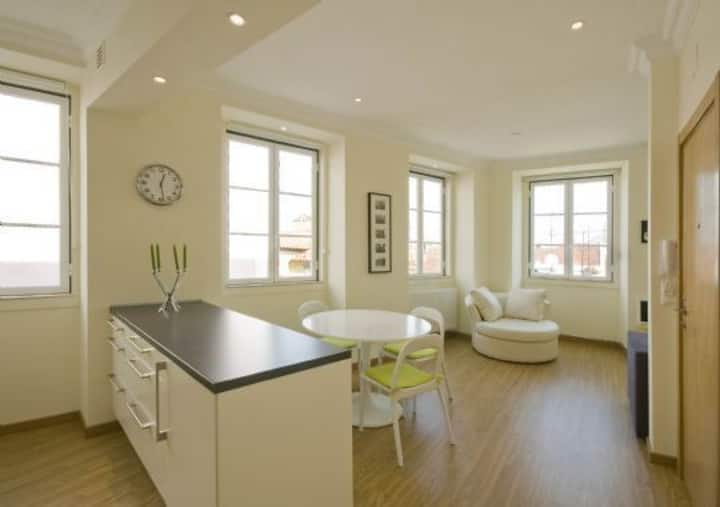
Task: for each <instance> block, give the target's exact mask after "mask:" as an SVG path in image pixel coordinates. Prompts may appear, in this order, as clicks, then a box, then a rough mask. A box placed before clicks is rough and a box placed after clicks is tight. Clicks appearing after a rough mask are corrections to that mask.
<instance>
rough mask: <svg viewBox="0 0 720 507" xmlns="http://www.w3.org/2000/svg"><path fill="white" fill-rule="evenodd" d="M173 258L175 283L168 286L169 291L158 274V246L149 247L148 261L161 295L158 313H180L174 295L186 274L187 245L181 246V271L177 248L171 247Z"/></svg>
mask: <svg viewBox="0 0 720 507" xmlns="http://www.w3.org/2000/svg"><path fill="white" fill-rule="evenodd" d="M173 256H174V258H175V281H174V282H173V283H172V285H171V286H170V289H169V290H168V288H167V287H166V286H165V283H164V282H163V281H162V279H161V278H160V272H161V271H162V267H161V262H160V245H159V244H157V243H156V244H154V245H152V244H151V245H150V260H151V263H152V275H153V278H154V279H155V282H156V283H157V285H158V287H159V288H160V290H161V291H162V293H163V297H164V300H163V303H162V304H161V305H160V308H158V312H161V313H167V311H168V310H172V311H174V312H179V311H180V305H179V304H178V302H177V299H176V297H175V295H176V294H177V290H178V289H179V288H180V283H181V282H182V279H183V277H184V276H185V273H187V245H183V256H182V269H180V262H179V258H178V252H177V247H176V246H175V245H173Z"/></svg>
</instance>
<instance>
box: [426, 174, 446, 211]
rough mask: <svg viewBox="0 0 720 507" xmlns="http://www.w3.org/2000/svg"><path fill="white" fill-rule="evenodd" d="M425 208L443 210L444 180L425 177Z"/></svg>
mask: <svg viewBox="0 0 720 507" xmlns="http://www.w3.org/2000/svg"><path fill="white" fill-rule="evenodd" d="M422 183H423V209H424V210H427V211H442V187H443V186H442V182H441V181H438V180H430V179H423V182H422Z"/></svg>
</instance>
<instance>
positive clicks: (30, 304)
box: [0, 294, 80, 312]
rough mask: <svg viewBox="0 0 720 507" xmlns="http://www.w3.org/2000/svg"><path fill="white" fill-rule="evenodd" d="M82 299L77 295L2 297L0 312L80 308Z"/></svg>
mask: <svg viewBox="0 0 720 507" xmlns="http://www.w3.org/2000/svg"><path fill="white" fill-rule="evenodd" d="M79 306H80V298H79V297H78V296H77V295H76V294H41V295H37V296H32V295H28V296H0V312H22V311H35V310H55V309H60V308H78V307H79Z"/></svg>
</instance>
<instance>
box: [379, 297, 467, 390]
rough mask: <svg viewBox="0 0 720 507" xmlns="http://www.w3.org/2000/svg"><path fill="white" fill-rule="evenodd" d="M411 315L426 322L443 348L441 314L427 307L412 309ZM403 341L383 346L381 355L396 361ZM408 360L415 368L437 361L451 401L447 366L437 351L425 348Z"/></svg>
mask: <svg viewBox="0 0 720 507" xmlns="http://www.w3.org/2000/svg"><path fill="white" fill-rule="evenodd" d="M410 314H411V315H414V316H415V317H419V318H421V319H425V320H427V321H428V322H429V323H430V325H431V326H432V327H431V330H430V333H431V334H434V335H438V336H440V339H441V340H442V343H443V347H444V344H445V319H444V318H443V314H442V313H440V312H439V311H438V310H436V309H435V308H430V307H427V306H418V307H417V308H414V309H413V310H412V311H411V312H410ZM405 343H406V342H405V341H398V342H393V343H389V344H387V345H385V346H384V347H383V350H382V355H383V356H387V357H390V358H392V359H397V357H398V354H399V353H400V350H401V349H402V347H403V345H405ZM408 360H409V362H410V363H411V364H413V365H415V366H419V363H424V362H426V361H435V360H437V361H438V362H439V363H440V366H441V368H442V372H443V376H444V378H445V389H447V396H448V399H449V400H450V401H452V399H453V396H452V391H451V390H450V382H449V381H448V376H447V366H446V365H445V360H444V359H442V360H441V359H439V357H438V354H437V351H436V350H435V349H433V348H430V347H429V348H426V349H420V350H416V351H415V352H413V353H412V354H410V355H409V356H408Z"/></svg>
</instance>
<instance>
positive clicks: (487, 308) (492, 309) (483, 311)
mask: <svg viewBox="0 0 720 507" xmlns="http://www.w3.org/2000/svg"><path fill="white" fill-rule="evenodd" d="M470 294H471V295H472V298H473V301H475V306H477V308H478V310H479V311H480V315H482V318H483V320H488V321H494V320H498V319H499V318H500V317H502V316H503V309H502V306H501V305H500V301H498V298H497V297H496V296H495V294H493V293H492V292H491V291H490V289H488V288H487V287H480V288H479V289H473V290H471V291H470Z"/></svg>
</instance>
